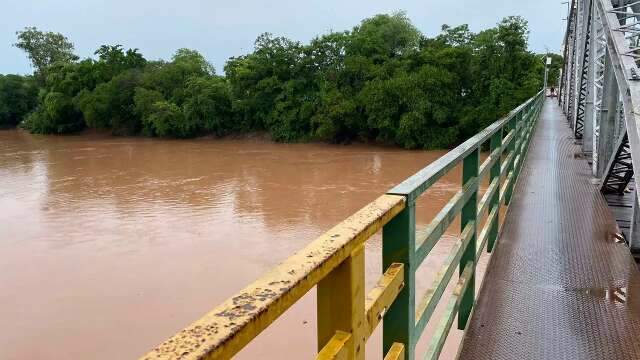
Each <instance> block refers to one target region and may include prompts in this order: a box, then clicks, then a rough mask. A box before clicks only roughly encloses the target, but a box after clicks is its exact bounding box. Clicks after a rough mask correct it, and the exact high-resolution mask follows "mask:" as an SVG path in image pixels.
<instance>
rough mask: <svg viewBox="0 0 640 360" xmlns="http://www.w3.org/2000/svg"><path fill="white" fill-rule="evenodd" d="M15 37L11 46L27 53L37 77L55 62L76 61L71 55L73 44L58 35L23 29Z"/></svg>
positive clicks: (43, 73)
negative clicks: (15, 39)
mask: <svg viewBox="0 0 640 360" xmlns="http://www.w3.org/2000/svg"><path fill="white" fill-rule="evenodd" d="M16 35H17V37H18V41H17V42H16V43H15V44H13V45H14V46H15V47H17V48H19V49H21V50H23V51H24V52H26V53H27V56H28V57H29V60H31V64H32V65H33V67H34V69H35V71H36V75H37V76H39V77H44V76H45V73H46V69H47V68H48V67H49V66H51V65H53V64H55V63H56V62H63V63H68V62H72V61H75V60H77V59H78V57H77V56H76V55H74V54H73V43H71V42H70V41H69V39H67V38H66V37H65V36H64V35H62V34H60V33H54V32H50V31H48V32H44V31H40V30H38V29H37V28H36V27H25V28H24V29H23V30H21V31H17V32H16Z"/></svg>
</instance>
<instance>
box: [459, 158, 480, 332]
mask: <svg viewBox="0 0 640 360" xmlns="http://www.w3.org/2000/svg"><path fill="white" fill-rule="evenodd" d="M479 168H480V147H478V148H476V149H475V150H474V151H473V152H472V153H470V154H469V155H467V156H466V157H465V158H464V160H463V162H462V186H466V185H467V184H468V183H469V182H470V181H474V178H477V177H478V171H479ZM472 191H473V193H472V195H471V196H470V197H469V200H468V201H467V203H466V204H465V205H464V206H463V207H462V214H461V221H460V223H461V230H463V231H464V228H465V227H466V226H467V224H469V223H471V222H473V227H474V228H473V235H472V236H471V241H470V242H469V245H468V246H467V248H466V249H465V251H464V253H463V254H462V258H461V259H460V271H459V273H460V275H462V272H463V271H464V268H465V267H466V265H467V264H468V263H469V262H470V261H471V262H473V263H474V274H473V275H471V277H470V278H469V286H468V287H467V290H466V291H465V293H464V294H463V295H462V297H461V299H460V310H459V311H458V329H460V330H464V329H465V327H466V326H467V321H468V320H469V316H470V315H471V309H472V308H473V302H474V298H475V296H474V295H475V262H476V238H477V229H476V228H477V217H478V187H477V186H476V187H475V189H473V190H472Z"/></svg>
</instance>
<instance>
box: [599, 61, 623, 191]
mask: <svg viewBox="0 0 640 360" xmlns="http://www.w3.org/2000/svg"><path fill="white" fill-rule="evenodd" d="M605 62H606V63H605V71H604V89H603V94H602V109H601V110H600V126H599V128H600V129H599V132H598V142H597V146H598V149H597V151H598V156H597V161H596V162H594V164H593V165H594V169H593V170H594V173H595V175H596V177H598V178H600V179H602V178H603V176H604V175H605V172H606V171H607V164H608V160H609V159H610V158H611V155H613V151H614V149H613V147H614V144H615V139H614V134H615V128H616V118H617V115H618V111H617V109H618V98H619V93H618V84H617V83H616V77H615V74H614V72H613V66H612V64H611V60H610V58H609V55H608V54H607V56H606V57H605ZM594 151H596V149H594Z"/></svg>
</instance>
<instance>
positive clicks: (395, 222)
mask: <svg viewBox="0 0 640 360" xmlns="http://www.w3.org/2000/svg"><path fill="white" fill-rule="evenodd" d="M382 239H383V240H382V264H383V265H382V268H383V269H387V268H389V266H390V265H391V264H392V263H403V264H404V288H403V289H402V291H401V292H400V293H399V294H398V297H397V298H396V300H395V302H394V303H393V305H391V306H390V307H389V309H388V310H387V312H386V313H385V315H384V322H383V336H382V337H383V341H382V348H383V354H386V353H387V352H388V351H389V349H391V346H392V345H393V343H394V342H398V343H402V344H404V346H405V352H404V354H405V359H406V360H413V359H414V358H415V343H416V341H417V339H416V334H415V317H416V294H415V291H416V289H415V271H416V269H415V261H414V259H415V253H416V251H415V249H416V209H415V200H408V204H407V206H406V208H405V209H404V210H402V212H401V213H400V214H398V215H396V217H395V218H393V219H392V220H391V221H389V223H387V225H385V226H384V228H383V229H382Z"/></svg>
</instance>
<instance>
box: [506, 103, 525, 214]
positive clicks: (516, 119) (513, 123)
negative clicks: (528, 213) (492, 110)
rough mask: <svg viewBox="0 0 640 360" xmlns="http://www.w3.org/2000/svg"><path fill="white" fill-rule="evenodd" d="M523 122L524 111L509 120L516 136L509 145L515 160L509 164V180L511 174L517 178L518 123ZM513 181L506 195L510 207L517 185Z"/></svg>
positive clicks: (510, 152)
mask: <svg viewBox="0 0 640 360" xmlns="http://www.w3.org/2000/svg"><path fill="white" fill-rule="evenodd" d="M521 120H522V111H520V112H518V113H517V114H516V115H515V116H513V117H512V118H511V120H509V131H511V130H514V132H515V136H514V138H513V139H512V140H511V143H509V155H511V154H513V158H512V159H511V163H510V164H509V168H508V170H507V178H508V177H509V174H510V173H511V172H513V173H514V176H515V166H514V165H515V163H516V157H517V156H518V153H517V149H516V144H517V143H518V140H519V139H520V134H519V133H518V123H520V121H521ZM513 180H514V179H512V180H511V183H510V184H509V186H507V189H506V194H505V195H504V204H505V205H509V203H511V196H512V195H513V184H514V183H515V181H513Z"/></svg>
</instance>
